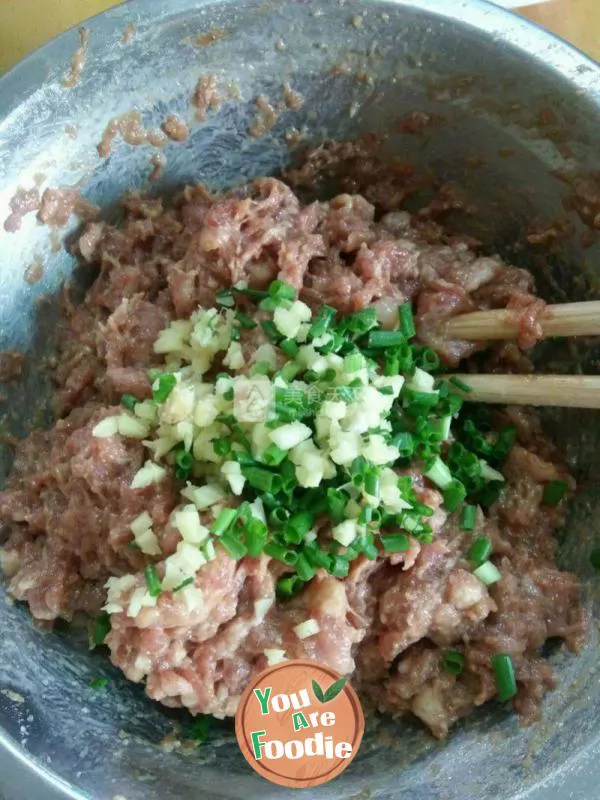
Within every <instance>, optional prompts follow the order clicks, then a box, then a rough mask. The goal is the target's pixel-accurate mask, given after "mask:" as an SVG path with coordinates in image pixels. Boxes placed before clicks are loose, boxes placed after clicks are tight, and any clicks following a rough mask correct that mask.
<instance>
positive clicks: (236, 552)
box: [219, 532, 248, 561]
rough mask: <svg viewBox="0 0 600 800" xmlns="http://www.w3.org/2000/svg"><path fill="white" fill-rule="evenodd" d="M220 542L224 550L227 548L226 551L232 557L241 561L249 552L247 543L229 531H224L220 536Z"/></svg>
mask: <svg viewBox="0 0 600 800" xmlns="http://www.w3.org/2000/svg"><path fill="white" fill-rule="evenodd" d="M219 544H220V545H221V547H222V548H223V550H225V552H226V553H228V554H229V555H230V556H231V557H232V558H235V560H236V561H239V560H240V558H243V557H244V556H245V555H246V553H247V552H248V551H247V549H246V545H245V544H244V543H243V542H242V541H240V540H239V539H237V538H236V537H235V536H233V535H232V534H231V533H229V532H228V533H224V534H223V535H222V536H221V537H220V539H219Z"/></svg>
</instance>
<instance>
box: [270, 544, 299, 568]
mask: <svg viewBox="0 0 600 800" xmlns="http://www.w3.org/2000/svg"><path fill="white" fill-rule="evenodd" d="M264 552H265V554H266V555H268V556H270V557H271V558H274V559H275V560H276V561H282V562H283V563H284V564H287V565H288V566H291V567H292V566H294V564H295V563H296V561H297V560H298V553H296V551H295V550H290V548H289V547H284V546H283V545H280V544H277V542H269V544H267V545H266V546H265V549H264Z"/></svg>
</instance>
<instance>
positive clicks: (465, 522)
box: [460, 505, 477, 531]
mask: <svg viewBox="0 0 600 800" xmlns="http://www.w3.org/2000/svg"><path fill="white" fill-rule="evenodd" d="M476 519H477V506H470V505H466V506H463V509H462V511H461V514H460V527H461V530H463V531H472V530H475V521H476Z"/></svg>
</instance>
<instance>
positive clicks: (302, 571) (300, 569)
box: [296, 553, 317, 581]
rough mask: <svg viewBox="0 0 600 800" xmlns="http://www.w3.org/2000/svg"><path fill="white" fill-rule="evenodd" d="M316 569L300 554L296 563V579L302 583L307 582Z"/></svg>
mask: <svg viewBox="0 0 600 800" xmlns="http://www.w3.org/2000/svg"><path fill="white" fill-rule="evenodd" d="M316 571H317V570H316V568H315V567H314V566H313V565H312V564H311V563H310V561H309V559H308V558H307V556H306V555H305V554H304V553H300V555H299V556H298V560H297V561H296V572H297V573H298V577H299V578H301V579H302V580H303V581H309V580H310V579H311V578H313V577H314V575H315V572H316Z"/></svg>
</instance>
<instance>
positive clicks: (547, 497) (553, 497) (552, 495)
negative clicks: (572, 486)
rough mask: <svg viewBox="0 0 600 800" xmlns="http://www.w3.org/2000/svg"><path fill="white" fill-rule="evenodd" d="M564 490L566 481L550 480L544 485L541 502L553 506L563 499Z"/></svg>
mask: <svg viewBox="0 0 600 800" xmlns="http://www.w3.org/2000/svg"><path fill="white" fill-rule="evenodd" d="M566 490H567V483H566V481H559V480H557V481H550V483H547V484H546V485H545V486H544V495H543V497H542V502H543V503H544V505H546V506H555V505H557V504H558V503H560V501H561V500H562V499H563V497H564V494H565V492H566Z"/></svg>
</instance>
